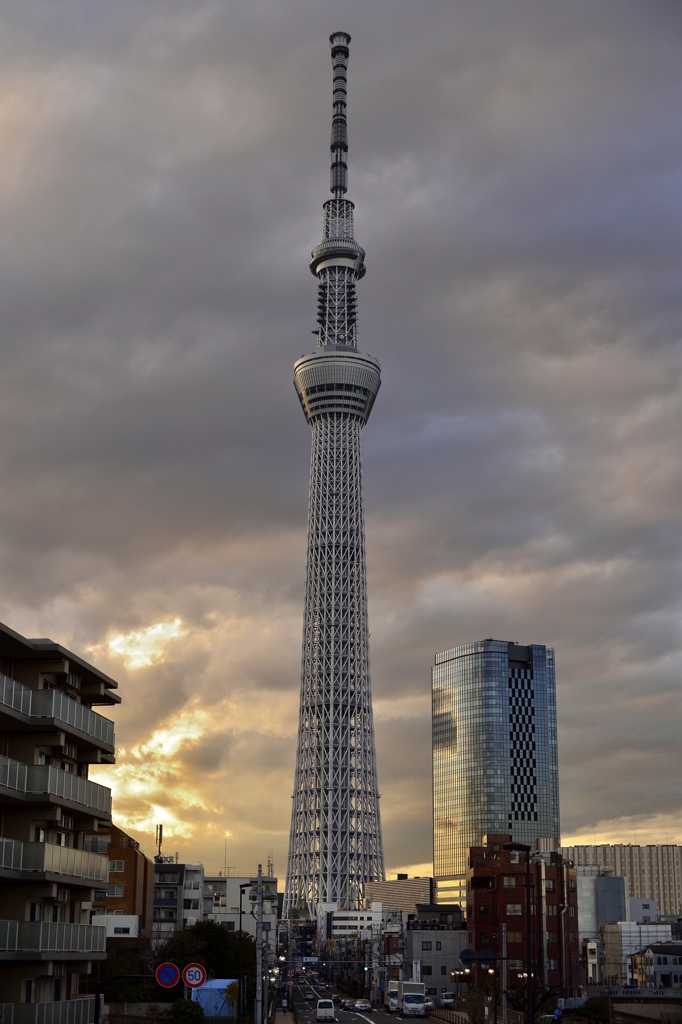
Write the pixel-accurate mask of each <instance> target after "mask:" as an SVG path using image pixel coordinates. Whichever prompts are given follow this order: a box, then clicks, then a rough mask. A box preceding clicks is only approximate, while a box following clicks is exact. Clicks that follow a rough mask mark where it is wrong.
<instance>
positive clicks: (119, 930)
mask: <svg viewBox="0 0 682 1024" xmlns="http://www.w3.org/2000/svg"><path fill="white" fill-rule="evenodd" d="M114 935H130V928H122V927H121V928H114Z"/></svg>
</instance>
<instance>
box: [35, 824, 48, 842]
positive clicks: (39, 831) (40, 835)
mask: <svg viewBox="0 0 682 1024" xmlns="http://www.w3.org/2000/svg"><path fill="white" fill-rule="evenodd" d="M33 842H34V843H44V842H45V829H44V828H41V827H40V825H36V827H35V828H34V830H33Z"/></svg>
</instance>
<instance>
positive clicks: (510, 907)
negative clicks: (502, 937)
mask: <svg viewBox="0 0 682 1024" xmlns="http://www.w3.org/2000/svg"><path fill="white" fill-rule="evenodd" d="M521 914H522V910H521V904H520V903H508V904H507V916H508V917H521Z"/></svg>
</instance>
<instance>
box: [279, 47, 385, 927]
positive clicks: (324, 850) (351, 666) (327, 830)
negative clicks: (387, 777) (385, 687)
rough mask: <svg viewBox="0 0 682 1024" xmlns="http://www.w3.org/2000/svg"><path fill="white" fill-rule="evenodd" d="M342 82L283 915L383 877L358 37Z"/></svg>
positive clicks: (323, 293) (337, 78)
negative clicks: (354, 58) (372, 665)
mask: <svg viewBox="0 0 682 1024" xmlns="http://www.w3.org/2000/svg"><path fill="white" fill-rule="evenodd" d="M329 38H330V43H331V55H332V66H333V78H334V97H333V104H334V107H333V110H334V112H333V116H332V136H331V153H332V162H331V181H330V190H331V193H332V198H331V199H328V200H327V202H326V203H325V204H324V237H323V240H322V241H321V242H320V244H319V245H318V246H316V248H315V249H313V251H312V256H311V260H310V269H311V271H312V273H313V274H315V276H316V277H317V280H318V285H317V324H318V327H317V330H316V331H315V332H314V333H315V334H317V336H318V345H317V349H316V351H315V352H313V353H312V354H311V355H308V356H303V357H302V358H301V359H299V360H298V361H297V362H296V364H295V366H294V384H295V387H296V391H297V394H298V397H299V399H300V401H301V405H302V406H303V411H304V413H305V417H306V419H307V421H308V423H309V424H310V427H311V430H312V451H311V459H310V494H309V502H308V561H307V574H306V591H305V610H304V619H303V649H302V664H301V706H300V715H299V726H298V753H297V758H296V775H295V779H294V796H293V807H292V814H291V832H290V836H289V858H288V863H287V879H286V892H285V897H284V907H285V913H286V915H290V914H291V912H292V911H303V912H305V911H307V913H308V914H309V916H310V917H313V918H314V917H315V916H316V914H317V910H318V907H319V906H320V905H322V904H329V903H331V904H337V905H338V906H339V907H343V908H345V909H353V908H356V907H358V906H359V905H360V902H361V900H362V896H363V892H364V884H365V882H374V881H381V880H383V878H384V856H383V848H382V839H381V820H380V815H379V793H378V788H377V771H376V754H375V749H374V724H373V717H372V693H371V684H370V674H369V633H368V629H367V574H366V566H365V523H364V511H363V502H362V428H363V427H364V425H365V423H366V422H367V419H368V418H369V414H370V411H371V409H372V405H373V404H374V399H375V398H376V395H377V392H378V390H379V385H380V383H381V378H380V372H381V371H380V367H379V363H378V362H377V360H376V359H373V358H372V357H371V356H363V355H360V353H359V352H358V338H357V306H356V297H355V286H356V283H357V281H359V280H360V278H362V277H363V276H364V273H365V264H364V258H365V252H364V249H362V247H361V246H359V245H358V243H357V242H356V241H355V239H354V238H353V204H352V203H351V202H350V200H348V199H346V198H345V194H346V191H347V164H346V159H347V152H348V142H347V132H346V70H347V66H348V44H349V42H350V36H349V35H347V34H346V33H345V32H335V33H333V34H332V35H331V36H330V37H329Z"/></svg>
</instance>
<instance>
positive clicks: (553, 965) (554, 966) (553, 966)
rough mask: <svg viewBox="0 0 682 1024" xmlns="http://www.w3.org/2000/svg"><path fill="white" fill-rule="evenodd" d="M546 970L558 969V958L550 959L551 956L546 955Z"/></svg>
mask: <svg viewBox="0 0 682 1024" xmlns="http://www.w3.org/2000/svg"><path fill="white" fill-rule="evenodd" d="M547 970H548V971H558V970H559V961H558V960H552V958H551V957H548V958H547Z"/></svg>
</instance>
